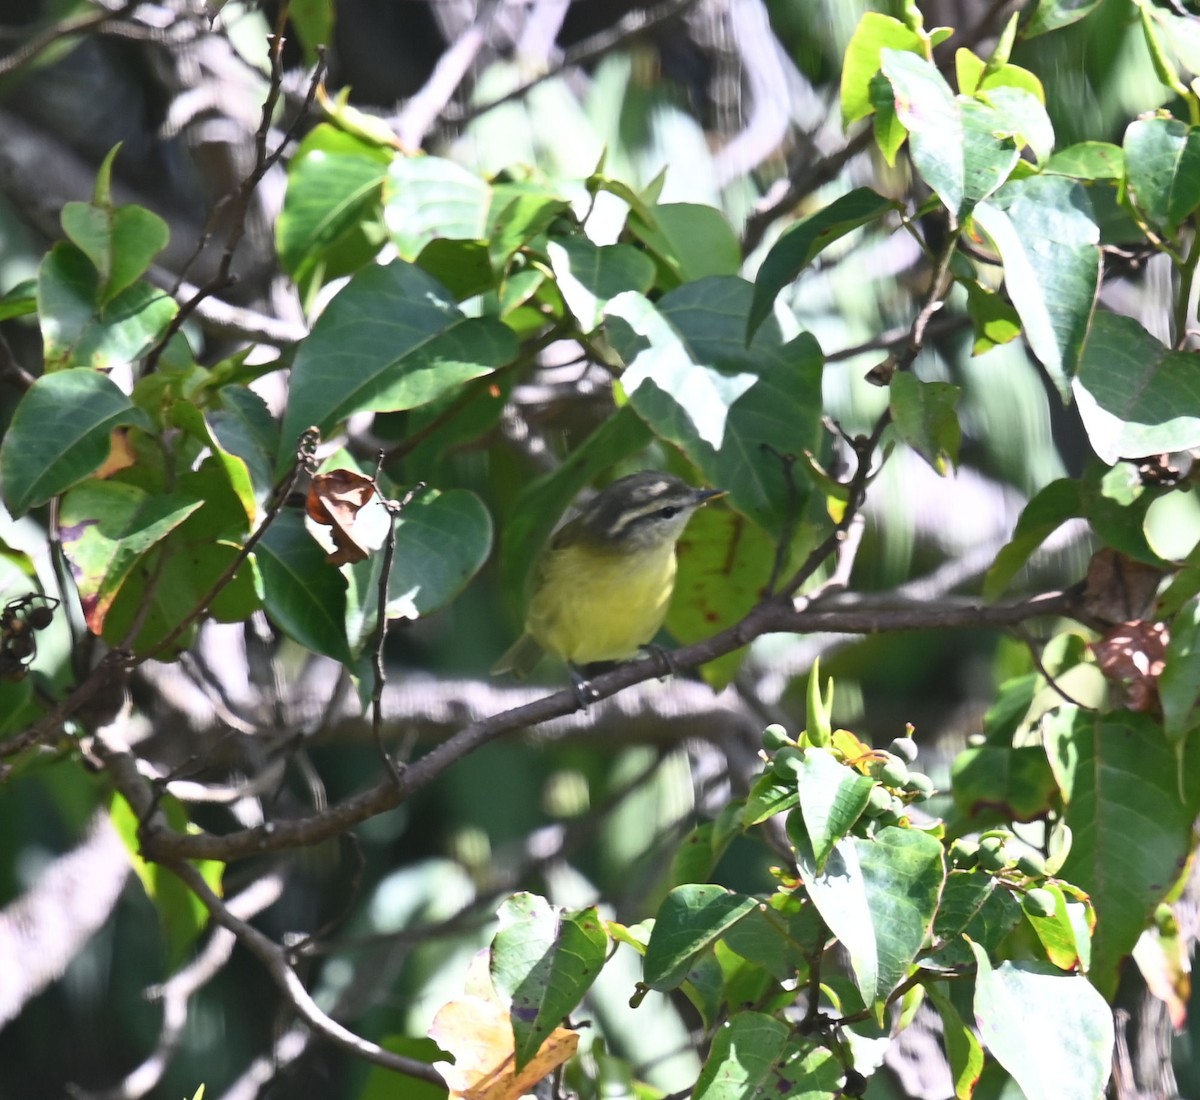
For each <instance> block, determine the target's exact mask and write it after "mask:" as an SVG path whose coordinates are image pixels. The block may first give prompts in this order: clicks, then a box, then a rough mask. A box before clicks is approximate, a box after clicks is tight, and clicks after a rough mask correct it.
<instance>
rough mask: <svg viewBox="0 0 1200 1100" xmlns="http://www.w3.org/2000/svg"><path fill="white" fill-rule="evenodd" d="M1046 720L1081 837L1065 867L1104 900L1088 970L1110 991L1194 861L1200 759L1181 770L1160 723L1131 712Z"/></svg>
mask: <svg viewBox="0 0 1200 1100" xmlns="http://www.w3.org/2000/svg"><path fill="white" fill-rule="evenodd" d="M1042 728H1043V736H1044V737H1045V740H1046V751H1047V753H1048V754H1049V756H1050V761H1051V764H1052V765H1053V767H1054V772H1055V775H1056V777H1057V779H1058V784H1059V787H1060V788H1061V789H1062V797H1063V801H1064V802H1065V803H1066V814H1065V819H1066V823H1067V825H1068V826H1069V827H1070V829H1071V833H1072V838H1073V840H1072V844H1071V852H1070V855H1068V857H1067V859H1066V862H1065V863H1064V864H1063V867H1062V870H1061V872H1060V874H1061V877H1062V878H1064V879H1066V880H1067V881H1069V882H1072V883H1074V884H1075V885H1076V886H1079V887H1080V888H1081V889H1083V890H1086V891H1087V893H1088V895H1089V896H1090V897H1091V900H1092V904H1093V905H1094V906H1095V908H1096V917H1097V922H1096V932H1095V936H1094V938H1093V941H1092V969H1091V971H1090V975H1089V976H1090V977H1091V979H1092V981H1093V982H1094V983H1095V985H1096V988H1097V989H1099V990H1100V991H1101V992H1102V993H1105V994H1106V995H1111V994H1112V993H1113V992H1114V991H1115V989H1116V983H1117V973H1118V968H1119V967H1120V965H1121V962H1122V960H1124V959H1125V958H1126V957H1127V956H1128V955H1129V954H1130V952H1132V951H1133V947H1134V944H1136V943H1137V940H1138V936H1140V935H1141V933H1142V929H1143V928H1144V927H1145V926H1146V922H1147V921H1148V920H1149V919H1150V916H1151V914H1152V913H1153V912H1154V908H1155V906H1156V905H1158V903H1159V902H1160V901H1162V899H1163V898H1164V897H1166V895H1167V894H1168V893H1169V892H1170V891H1171V889H1172V888H1173V887H1174V885H1175V883H1176V881H1177V880H1178V878H1179V875H1180V871H1181V868H1182V867H1184V866H1185V864H1186V862H1187V857H1188V854H1189V853H1190V851H1191V847H1192V841H1191V835H1192V834H1191V828H1192V821H1193V819H1194V818H1195V816H1196V809H1197V806H1198V805H1200V769H1198V765H1200V759H1198V758H1197V756H1196V754H1195V753H1190V754H1188V755H1187V756H1186V757H1185V759H1184V762H1183V771H1182V773H1181V772H1180V761H1179V759H1178V757H1177V754H1176V751H1175V747H1174V746H1173V745H1171V744H1170V743H1169V742H1168V741H1167V739H1166V737H1164V736H1163V731H1162V728H1161V726H1159V724H1158V723H1157V722H1156V721H1155V720H1154V719H1153V718H1151V717H1150V716H1149V715H1145V714H1135V713H1133V712H1132V711H1114V712H1113V713H1111V714H1105V715H1092V714H1088V713H1085V712H1083V711H1080V710H1076V709H1075V708H1071V707H1064V708H1063V709H1062V710H1061V711H1059V712H1058V713H1057V714H1055V715H1051V716H1047V718H1045V719H1044V720H1043V723H1042ZM1181 787H1182V789H1183V790H1184V791H1185V792H1186V794H1187V801H1186V802H1185V801H1184V800H1182V799H1181V798H1180V795H1179V790H1180V788H1181Z"/></svg>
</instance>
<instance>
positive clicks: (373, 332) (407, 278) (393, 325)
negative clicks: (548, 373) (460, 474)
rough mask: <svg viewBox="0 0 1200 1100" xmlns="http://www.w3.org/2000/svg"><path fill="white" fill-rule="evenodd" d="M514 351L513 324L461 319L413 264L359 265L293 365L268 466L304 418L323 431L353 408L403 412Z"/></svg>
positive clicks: (287, 453)
mask: <svg viewBox="0 0 1200 1100" xmlns="http://www.w3.org/2000/svg"><path fill="white" fill-rule="evenodd" d="M516 354H517V340H516V337H515V336H514V335H513V332H512V329H510V328H509V327H508V326H507V325H505V324H503V323H501V322H500V321H497V320H495V319H494V318H486V317H480V318H469V317H466V316H464V315H463V314H462V313H461V312H460V311H459V310H458V308H457V306H455V304H454V299H453V297H452V296H451V295H450V293H449V292H448V291H447V290H446V289H445V287H443V286H442V285H441V284H440V283H438V282H437V281H436V280H435V279H433V278H432V277H431V276H429V275H427V274H426V273H425V272H424V271H422V270H421V269H420V268H418V267H414V266H413V265H412V264H408V263H405V262H404V261H403V260H397V261H395V262H393V263H391V264H388V265H387V266H385V267H380V266H376V265H372V266H370V267H367V268H365V269H364V270H362V271H360V272H359V273H358V274H357V275H355V276H354V277H353V278H352V279H351V280H350V282H349V283H348V284H347V285H346V286H345V287H344V288H343V289H342V291H341V292H340V293H339V294H338V295H337V296H336V297H335V298H334V299H333V301H331V302H330V303H329V305H328V306H327V307H326V309H325V312H324V313H322V314H321V316H320V317H319V318H318V319H317V323H316V324H315V325H314V326H313V331H312V334H311V335H310V336H309V337H308V339H307V340H305V341H304V343H303V344H302V345H301V346H300V350H299V351H298V352H297V353H296V360H295V363H294V364H293V366H292V383H291V399H290V400H289V402H288V408H287V413H286V415H285V416H284V420H283V429H282V437H281V439H280V445H279V456H278V461H277V470H279V471H282V470H283V469H285V468H286V467H287V466H288V464H289V463H290V462H291V461H292V456H293V454H294V450H295V446H296V440H297V439H298V438H299V436H300V434H301V432H303V431H304V430H305V429H306V428H307V427H309V426H310V425H314V426H316V427H317V428H319V429H321V430H322V431H327V430H329V429H330V428H331V427H333V426H334V425H335V424H337V423H339V422H340V421H342V420H344V419H345V418H346V417H348V416H350V415H351V414H352V413H356V412H362V411H365V410H371V411H374V412H381V411H395V410H400V409H411V408H415V407H417V406H418V405H424V404H426V403H428V402H430V401H433V400H435V399H436V398H438V397H440V396H441V395H442V394H444V393H446V392H447V391H449V390H451V389H453V388H454V387H456V386H459V385H461V384H462V383H464V382H468V381H470V380H471V379H472V378H478V377H480V376H481V375H484V374H490V373H491V372H492V371H493V370H495V369H496V368H497V367H500V366H502V365H504V364H505V363H507V362H509V361H510V360H512V359H513V358H514V356H515V355H516Z"/></svg>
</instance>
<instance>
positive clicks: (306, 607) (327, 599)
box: [255, 511, 351, 664]
mask: <svg viewBox="0 0 1200 1100" xmlns="http://www.w3.org/2000/svg"><path fill="white" fill-rule="evenodd" d="M255 557H256V558H257V560H258V567H259V569H260V570H261V572H262V583H263V604H264V606H265V607H266V610H267V613H268V614H269V615H270V616H271V618H272V619H274V620H275V622H276V624H277V625H278V626H279V627H280V629H281V630H283V632H284V633H285V634H287V635H289V636H290V637H292V638H294V639H295V640H296V641H297V642H299V643H300V644H301V645H304V646H307V647H308V648H309V649H311V650H312V651H313V652H314V653H323V654H325V656H327V657H332V658H333V659H334V660H335V661H342V662H344V663H346V664H349V663H350V660H351V654H350V645H349V643H348V641H347V639H346V578H345V577H343V576H342V574H341V573H340V572H339V571H338V570H337V568H336V567H335V566H332V565H330V564H329V562H327V561H326V560H325V551H324V550H323V549H322V548H321V546H320V545H319V544H318V543H317V540H316V539H314V538H313V537H312V536H311V535H310V534H309V533H308V531H306V530H305V528H304V520H303V518H302V517H301V516H300V515H298V514H297V513H295V512H292V511H284V512H282V513H280V515H279V518H278V519H276V520H275V522H274V523H272V524H271V526H270V527H269V528H267V532H266V534H265V535H263V537H262V539H261V540H259V543H258V546H257V547H256V549H255Z"/></svg>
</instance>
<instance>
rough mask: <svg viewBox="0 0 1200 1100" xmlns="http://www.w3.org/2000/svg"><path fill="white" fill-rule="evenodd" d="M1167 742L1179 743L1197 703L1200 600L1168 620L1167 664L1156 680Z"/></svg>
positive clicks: (1192, 721) (1199, 691)
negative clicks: (1169, 635) (1169, 636)
mask: <svg viewBox="0 0 1200 1100" xmlns="http://www.w3.org/2000/svg"><path fill="white" fill-rule="evenodd" d="M1158 697H1159V699H1160V701H1161V702H1162V709H1163V727H1164V732H1165V733H1166V735H1167V740H1168V741H1170V742H1172V743H1173V744H1177V745H1178V744H1179V743H1181V742H1182V741H1183V739H1184V738H1185V737H1186V736H1187V734H1188V732H1189V731H1190V730H1191V729H1192V727H1193V726H1194V725H1195V710H1196V702H1197V701H1198V700H1200V600H1197V599H1196V598H1195V597H1193V598H1192V599H1190V600H1188V601H1187V603H1185V604H1184V605H1183V607H1181V608H1180V609H1179V611H1178V612H1176V614H1175V618H1174V619H1172V620H1171V640H1170V642H1168V643H1167V663H1166V667H1165V668H1164V669H1163V672H1162V675H1161V676H1160V677H1159V678H1158Z"/></svg>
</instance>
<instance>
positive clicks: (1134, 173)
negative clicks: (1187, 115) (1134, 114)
mask: <svg viewBox="0 0 1200 1100" xmlns="http://www.w3.org/2000/svg"><path fill="white" fill-rule="evenodd" d="M1123 148H1124V152H1125V165H1126V176H1125V187H1126V194H1127V196H1128V198H1129V200H1130V201H1131V202H1132V203H1133V205H1134V206H1135V207H1136V208H1137V210H1138V212H1139V213H1140V214H1141V215H1142V216H1143V217H1144V218H1145V219H1146V220H1147V221H1148V222H1149V223H1150V225H1151V227H1152V228H1153V229H1155V230H1156V231H1157V232H1159V233H1161V234H1164V235H1166V236H1168V237H1171V236H1174V234H1175V233H1176V231H1177V230H1178V229H1179V226H1180V223H1182V222H1183V220H1184V219H1185V218H1186V217H1187V216H1188V215H1189V214H1190V213H1191V212H1192V211H1193V210H1195V209H1196V207H1198V206H1200V130H1198V129H1197V128H1196V127H1194V126H1189V125H1188V124H1187V123H1186V122H1180V121H1179V120H1178V119H1174V118H1141V119H1137V120H1136V121H1134V122H1131V123H1130V124H1129V127H1128V129H1126V131H1125V140H1124V143H1123Z"/></svg>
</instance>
